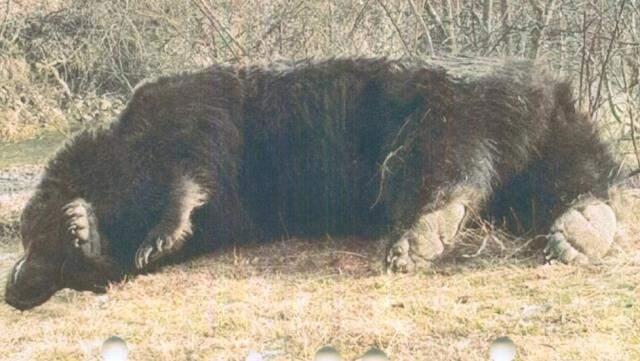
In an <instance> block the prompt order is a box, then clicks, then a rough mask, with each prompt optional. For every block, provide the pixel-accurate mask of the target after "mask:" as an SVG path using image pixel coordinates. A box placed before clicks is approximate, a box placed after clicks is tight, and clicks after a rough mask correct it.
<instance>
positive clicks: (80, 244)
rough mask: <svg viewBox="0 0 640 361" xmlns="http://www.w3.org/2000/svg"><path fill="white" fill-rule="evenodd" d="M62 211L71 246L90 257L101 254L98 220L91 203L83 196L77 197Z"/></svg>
mask: <svg viewBox="0 0 640 361" xmlns="http://www.w3.org/2000/svg"><path fill="white" fill-rule="evenodd" d="M62 212H63V213H64V218H65V224H64V226H65V227H66V229H67V232H68V236H69V237H68V239H70V240H71V246H72V247H73V248H76V249H79V250H80V251H82V253H83V254H84V255H85V256H87V257H89V258H93V257H98V256H100V255H101V251H102V250H101V248H102V247H101V242H100V234H99V233H98V220H97V218H96V215H95V213H94V212H93V207H91V204H89V203H87V201H85V200H84V199H82V198H77V199H75V200H73V201H72V202H70V203H69V204H67V205H65V206H64V207H62Z"/></svg>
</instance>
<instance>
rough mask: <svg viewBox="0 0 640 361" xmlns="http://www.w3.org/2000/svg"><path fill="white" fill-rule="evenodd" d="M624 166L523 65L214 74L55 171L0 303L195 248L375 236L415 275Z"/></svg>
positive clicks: (116, 126)
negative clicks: (520, 214) (480, 231)
mask: <svg viewBox="0 0 640 361" xmlns="http://www.w3.org/2000/svg"><path fill="white" fill-rule="evenodd" d="M617 168H618V166H617V164H616V163H615V162H614V161H613V159H612V158H611V156H610V154H609V153H608V151H607V149H606V145H605V144H603V143H602V142H601V141H600V140H599V139H598V137H597V135H596V132H595V129H594V127H593V125H592V124H591V123H590V122H589V121H588V120H587V118H586V117H585V116H584V115H582V114H579V113H578V112H576V110H575V108H574V100H573V99H572V96H571V91H570V85H569V84H568V83H566V82H562V81H557V80H556V79H554V78H553V77H551V76H549V75H548V74H546V72H545V71H544V69H542V68H541V67H539V66H536V65H533V64H530V63H528V62H524V61H498V60H486V59H484V60H473V59H460V58H458V59H432V60H429V61H423V60H417V59H409V60H387V59H332V60H326V61H320V62H317V61H301V62H289V63H276V64H272V65H269V66H246V67H234V66H218V65H216V66H212V67H210V68H208V69H205V70H202V71H199V72H195V73H190V74H181V75H175V76H170V77H164V78H160V79H157V80H154V81H150V82H146V83H144V84H142V85H140V86H138V87H137V88H136V90H135V94H134V95H133V97H132V99H131V100H130V102H129V104H128V105H127V107H126V109H125V110H124V111H123V113H122V115H121V116H120V118H119V120H118V121H116V122H114V123H113V124H112V125H111V126H110V127H109V128H108V129H103V130H99V131H95V132H90V131H85V132H83V133H81V134H79V135H77V136H76V137H75V138H74V139H73V140H72V141H71V142H69V144H67V145H66V146H65V147H64V148H63V149H62V150H61V151H60V152H59V153H58V154H57V155H56V156H55V157H54V158H53V159H52V160H51V161H50V163H49V164H48V166H47V169H46V173H45V175H44V177H43V179H42V182H41V183H40V185H39V187H38V190H37V193H36V194H35V195H34V197H33V199H32V200H31V201H30V202H29V205H28V206H27V208H26V209H25V211H24V214H23V218H22V237H23V244H24V248H25V256H24V257H23V258H22V259H21V260H20V261H19V262H18V265H17V266H19V267H15V268H14V270H13V272H12V277H11V279H10V280H9V283H8V285H7V292H6V294H7V295H6V300H7V302H9V303H10V304H12V305H14V306H15V307H18V308H21V309H25V308H30V307H33V306H35V305H37V304H40V303H42V302H44V301H45V300H46V299H47V298H48V297H50V295H51V294H52V293H53V292H55V291H56V290H57V289H60V288H62V287H72V288H76V289H91V290H99V289H101V288H103V287H104V286H105V285H106V283H107V281H110V280H117V279H119V278H120V277H122V275H123V274H125V273H127V272H130V271H132V270H146V269H148V267H149V265H152V264H155V263H157V262H158V261H160V260H161V259H162V258H163V257H165V256H168V255H171V254H173V253H175V252H176V251H177V250H179V249H180V248H181V247H182V245H183V244H184V243H185V242H187V241H189V240H191V239H194V240H200V241H202V242H204V243H205V244H210V245H214V244H220V243H222V242H230V241H241V240H243V239H247V238H248V237H262V238H273V237H276V236H279V235H287V236H309V237H313V236H318V235H325V234H327V233H331V234H336V235H346V234H364V235H367V236H371V237H383V236H384V237H389V238H390V240H392V241H396V243H395V245H394V246H392V250H391V252H390V254H389V259H388V262H389V263H390V266H391V267H392V268H393V269H394V270H398V271H406V270H411V269H414V268H415V267H418V266H421V265H423V264H426V263H428V262H430V261H431V260H433V259H434V258H436V257H437V256H438V255H439V254H440V253H442V248H443V246H444V245H445V244H447V243H448V242H450V241H451V240H452V239H454V238H455V235H456V234H457V232H458V231H459V229H460V228H461V227H462V226H463V225H464V224H465V222H466V220H467V219H468V218H469V214H472V213H476V212H477V211H480V210H482V209H490V210H493V211H495V212H494V213H495V214H498V215H499V213H500V212H501V211H503V210H506V209H509V208H510V207H515V208H518V207H521V206H522V205H529V204H531V202H532V201H533V202H535V203H536V204H537V205H538V206H537V210H538V211H537V213H538V214H537V217H536V219H538V220H539V221H540V223H539V224H536V226H538V227H549V226H550V225H551V223H552V221H553V220H554V218H555V217H556V216H558V215H560V214H561V213H562V212H563V211H564V210H566V209H567V207H569V205H570V204H571V202H573V201H574V200H575V199H576V198H578V197H579V196H580V195H583V194H588V193H593V194H597V195H600V196H604V194H605V193H606V189H607V187H608V185H609V183H610V182H611V180H612V175H613V174H614V172H615V171H616V170H617ZM521 208H523V209H522V210H523V211H526V209H527V207H521ZM543 232H546V231H543ZM194 242H195V241H194ZM565 243H566V242H565Z"/></svg>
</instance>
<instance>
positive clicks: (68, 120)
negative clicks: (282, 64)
mask: <svg viewBox="0 0 640 361" xmlns="http://www.w3.org/2000/svg"><path fill="white" fill-rule="evenodd" d="M430 55H471V56H492V57H524V58H529V59H538V60H539V61H542V62H545V63H547V64H549V65H550V66H551V67H553V68H554V69H555V70H556V71H557V73H558V74H562V75H563V76H566V77H569V78H571V79H573V82H574V86H575V92H576V95H577V98H578V99H579V100H578V102H579V106H580V107H581V108H582V109H584V110H585V111H587V112H589V113H590V114H591V115H592V116H593V119H594V120H595V121H596V122H597V124H598V125H599V127H600V129H601V130H602V133H603V135H604V136H605V137H606V138H607V139H609V140H610V141H611V143H612V145H613V146H614V147H615V150H616V152H617V154H619V155H620V156H621V158H623V159H625V161H626V164H627V165H628V166H629V167H633V168H635V167H638V166H640V159H639V157H638V155H639V154H640V152H639V149H638V148H639V147H640V146H639V145H638V144H637V143H638V142H639V141H640V140H638V139H637V138H638V134H637V133H638V132H639V131H640V128H638V122H639V121H640V115H639V114H640V106H639V104H640V0H110V1H106V0H42V1H36V0H4V1H3V2H0V152H2V153H3V154H0V186H2V185H3V183H2V181H3V177H5V178H7V179H9V178H11V179H14V178H15V177H14V176H15V174H14V173H15V172H14V171H15V168H16V167H18V168H19V169H20V171H19V173H20V174H21V175H23V174H25V173H24V172H25V171H24V169H25V167H26V169H28V171H27V174H37V172H38V171H37V169H38V167H41V165H42V161H43V159H44V158H45V157H46V156H47V155H49V154H50V152H51V150H52V149H55V147H56V146H57V145H58V144H59V143H60V141H61V139H64V138H66V137H69V136H70V135H71V134H72V133H73V132H74V131H75V130H77V129H79V128H82V127H87V126H94V125H98V124H102V123H105V122H108V121H111V120H112V119H113V118H114V117H115V116H116V115H117V113H118V112H119V110H120V109H122V107H123V104H124V102H125V101H126V99H127V98H128V96H130V95H131V92H132V89H133V88H134V86H135V85H136V83H138V82H139V81H140V80H142V79H143V78H146V77H150V76H155V75H159V74H166V73H172V72H176V71H188V70H191V69H197V68H201V67H203V66H206V65H208V64H211V63H213V62H230V63H239V64H243V63H256V62H268V61H271V60H274V59H280V58H305V57H329V56H390V57H400V56H430ZM52 139H53V140H52ZM33 167H35V169H36V170H33V169H34V168H33ZM3 172H4V173H3ZM12 177H14V178H12ZM18 178H19V177H18ZM0 193H1V192H0ZM5 193H6V192H5ZM14 195H15V194H14ZM27 196H28V192H27V194H22V193H20V195H18V196H13V195H12V196H11V197H9V196H6V197H5V196H3V195H2V194H0V245H1V247H0V251H1V252H0V267H1V268H0V275H1V276H2V277H0V278H4V277H6V271H5V270H7V269H8V268H9V267H10V265H12V264H13V262H15V260H16V259H17V257H18V256H19V254H20V252H21V251H20V246H19V242H18V241H17V240H18V237H17V233H16V222H17V221H16V219H17V214H18V212H19V209H20V207H21V205H22V204H23V202H24V199H25V198H26V197H27ZM631 218H632V217H631ZM633 222H635V221H631V222H629V223H633ZM480 231H482V232H479V234H480V236H478V234H474V237H469V240H468V242H467V243H465V242H463V244H462V246H461V249H460V250H459V253H460V254H458V257H453V258H452V259H453V260H451V261H449V262H448V263H446V264H444V265H442V267H439V268H438V269H437V270H434V271H433V272H431V273H430V274H428V275H415V276H398V277H393V278H389V277H386V276H384V275H382V272H381V270H380V266H379V265H378V264H377V262H378V261H377V260H378V259H379V255H378V254H377V250H371V249H369V250H367V247H366V246H365V245H364V244H363V241H362V240H349V241H347V242H344V241H340V242H338V241H334V240H332V239H331V238H330V237H327V239H325V240H321V241H317V242H314V243H309V242H305V241H304V240H287V241H283V242H279V243H277V244H274V245H269V246H260V247H247V248H242V247H240V248H235V247H234V248H233V249H230V250H226V251H225V252H222V254H219V255H216V256H213V258H207V259H200V260H195V261H193V262H190V263H187V264H186V265H178V266H172V267H169V268H167V269H166V270H165V271H164V272H162V273H160V274H156V275H150V276H144V277H138V278H136V279H135V280H132V281H130V282H127V283H125V284H123V285H116V286H114V287H113V289H112V290H111V291H110V292H109V293H108V294H107V295H106V296H100V297H96V296H95V295H91V294H88V295H87V294H80V293H76V292H63V293H62V294H60V295H58V296H56V298H55V299H54V300H53V301H51V302H50V303H48V304H47V305H45V306H43V307H41V308H38V309H36V310H35V311H31V312H27V313H24V314H23V313H19V312H17V311H14V310H12V309H9V308H8V307H6V306H0V343H1V344H3V345H5V346H4V347H3V348H2V349H0V359H11V360H13V359H21V360H35V359H42V360H52V359H60V360H71V359H96V357H97V355H98V350H99V344H100V342H101V340H103V339H105V338H106V337H108V336H110V335H111V334H119V335H121V336H122V337H124V338H125V339H127V340H128V341H129V342H130V343H131V345H132V350H133V353H132V359H133V360H163V359H166V360H169V359H171V360H176V359H193V360H212V359H214V360H218V359H220V360H241V359H243V357H244V355H246V354H247V353H248V351H249V350H250V349H255V350H258V351H261V352H263V353H264V354H266V355H267V356H268V359H272V360H292V359H293V360H309V359H310V358H311V355H312V354H313V352H314V350H315V349H317V348H318V347H320V346H321V345H323V344H326V343H332V344H334V345H336V346H338V347H339V348H341V349H343V350H345V353H346V354H347V356H348V357H351V358H353V357H355V356H356V355H357V354H358V353H360V352H362V351H364V349H365V348H366V347H369V346H372V345H375V346H378V347H380V348H382V349H385V350H386V351H387V352H389V353H390V354H392V355H393V356H394V359H395V360H426V359H439V360H484V359H486V358H487V354H486V348H487V342H488V341H489V340H491V339H492V338H494V337H497V336H500V335H502V334H510V335H511V336H512V337H513V338H514V339H515V340H516V343H517V344H518V345H519V348H520V357H521V359H523V360H639V359H640V310H639V308H640V304H639V303H638V299H639V298H640V291H639V289H638V284H639V283H640V258H638V255H637V254H635V253H629V252H615V253H616V255H614V256H613V257H612V258H611V259H610V260H609V261H608V262H607V263H604V264H600V265H593V266H590V267H579V268H576V267H571V266H559V265H557V266H545V267H541V266H539V263H540V260H539V259H538V257H537V253H535V252H529V251H528V246H529V245H531V244H533V243H535V240H514V239H510V238H509V237H507V236H505V235H504V234H502V233H500V231H499V230H496V229H494V228H493V227H492V226H491V225H487V226H486V229H481V230H480ZM265 255H270V256H265Z"/></svg>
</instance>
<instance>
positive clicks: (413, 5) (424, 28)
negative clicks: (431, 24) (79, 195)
mask: <svg viewBox="0 0 640 361" xmlns="http://www.w3.org/2000/svg"><path fill="white" fill-rule="evenodd" d="M407 1H408V2H409V5H410V7H411V11H413V16H415V17H416V20H418V22H419V23H420V25H421V26H422V31H424V35H425V36H426V37H427V46H429V52H430V54H431V55H436V52H435V50H434V49H433V40H432V39H431V32H430V31H429V28H428V27H427V24H425V23H424V20H423V19H422V16H420V13H419V12H418V8H417V7H416V3H414V2H413V0H407Z"/></svg>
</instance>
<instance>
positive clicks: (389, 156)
mask: <svg viewBox="0 0 640 361" xmlns="http://www.w3.org/2000/svg"><path fill="white" fill-rule="evenodd" d="M403 148H404V146H403V145H401V146H399V147H398V148H396V150H394V151H392V152H390V153H389V154H387V156H386V157H385V158H384V161H383V162H382V164H381V165H380V188H378V195H377V196H376V200H375V202H373V204H372V205H371V207H370V208H369V209H373V208H375V206H376V205H378V202H380V199H382V193H383V192H384V182H385V180H386V178H387V173H389V172H390V171H389V167H388V166H387V163H389V161H390V160H391V159H392V158H393V157H395V156H396V155H397V154H398V152H400V151H401V150H402V149H403Z"/></svg>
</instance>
